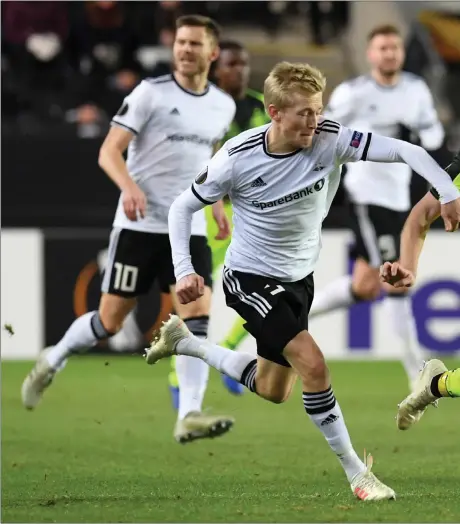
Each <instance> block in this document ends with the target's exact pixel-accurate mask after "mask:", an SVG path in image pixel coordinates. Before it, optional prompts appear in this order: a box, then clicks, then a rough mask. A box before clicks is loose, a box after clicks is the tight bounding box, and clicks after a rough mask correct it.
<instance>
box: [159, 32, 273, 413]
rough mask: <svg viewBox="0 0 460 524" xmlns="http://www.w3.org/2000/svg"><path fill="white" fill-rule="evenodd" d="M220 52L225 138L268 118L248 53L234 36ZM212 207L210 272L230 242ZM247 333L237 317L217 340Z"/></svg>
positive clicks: (231, 344)
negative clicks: (229, 108) (253, 84)
mask: <svg viewBox="0 0 460 524" xmlns="http://www.w3.org/2000/svg"><path fill="white" fill-rule="evenodd" d="M219 47H220V54H219V58H218V59H217V61H216V62H215V63H214V78H215V80H216V82H217V85H218V86H219V87H220V88H221V89H223V90H224V91H225V92H226V93H228V94H229V95H231V97H232V98H233V100H234V101H235V104H236V113H235V118H234V120H233V122H232V125H231V126H230V129H229V131H228V132H227V134H226V135H225V139H224V140H225V141H227V140H229V139H230V138H233V137H235V136H236V135H238V134H239V133H241V132H242V131H246V130H248V129H251V128H253V127H257V126H260V125H263V124H266V123H267V122H269V121H270V119H269V117H268V115H267V113H266V112H265V107H264V102H263V100H264V98H263V95H262V93H259V92H257V91H254V90H253V89H249V87H248V84H249V77H250V74H251V68H250V61H249V53H248V52H247V50H246V49H245V47H244V46H243V45H241V44H240V43H239V42H236V41H234V40H225V41H222V42H220V44H219ZM224 205H225V210H226V212H227V215H228V217H229V218H230V216H231V205H230V202H229V201H228V199H224ZM210 211H211V208H209V207H208V208H206V216H207V221H208V242H209V246H210V248H211V251H212V261H213V272H214V273H215V272H217V271H219V270H220V268H221V266H222V265H223V263H224V258H225V253H226V251H227V248H228V246H229V245H230V236H229V237H228V238H227V239H226V240H215V237H216V235H217V234H218V231H217V230H216V225H215V222H214V220H212V217H211V216H210V215H211V213H210ZM247 335H248V332H247V331H246V330H245V329H244V320H243V319H242V318H241V317H239V318H238V319H237V320H235V323H234V324H233V326H232V327H231V329H230V331H229V332H228V334H227V335H226V337H225V338H224V340H223V341H222V342H220V345H221V346H224V347H226V348H229V349H234V350H235V349H237V347H238V346H239V345H240V344H241V343H242V342H243V340H244V339H245V338H246V336H247ZM171 367H172V369H171V372H170V373H169V390H170V392H171V397H172V401H173V406H174V407H175V408H176V409H177V407H178V403H179V381H178V379H177V374H176V371H175V357H173V358H172V359H171ZM222 380H223V383H224V385H225V387H226V388H227V389H228V391H229V392H230V393H233V394H234V395H241V394H242V393H243V391H244V388H243V386H242V385H241V384H240V383H239V382H237V381H236V380H234V379H232V378H230V377H228V376H227V375H224V374H223V375H222Z"/></svg>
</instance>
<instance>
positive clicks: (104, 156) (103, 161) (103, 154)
mask: <svg viewBox="0 0 460 524" xmlns="http://www.w3.org/2000/svg"><path fill="white" fill-rule="evenodd" d="M108 149H109V148H108V147H107V146H106V145H105V144H102V146H101V148H100V149H99V157H98V159H97V163H98V164H99V167H100V168H101V169H104V170H106V168H107V160H108V158H109V157H110V153H109V151H108Z"/></svg>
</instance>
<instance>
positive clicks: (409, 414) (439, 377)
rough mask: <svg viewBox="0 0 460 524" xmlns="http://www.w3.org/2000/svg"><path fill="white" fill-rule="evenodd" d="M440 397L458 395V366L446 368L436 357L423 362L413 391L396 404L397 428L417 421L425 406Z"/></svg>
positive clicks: (459, 390)
mask: <svg viewBox="0 0 460 524" xmlns="http://www.w3.org/2000/svg"><path fill="white" fill-rule="evenodd" d="M442 397H460V368H457V369H452V370H448V369H447V367H446V366H445V365H444V363H443V362H441V361H440V360H437V359H433V360H429V361H428V362H426V363H425V366H424V368H423V369H422V371H421V372H420V375H419V377H418V379H417V381H416V382H415V384H414V390H413V392H412V393H411V394H410V395H408V396H407V397H406V398H405V399H404V400H403V401H402V402H401V404H399V406H398V414H397V417H396V421H397V425H398V428H399V429H402V430H406V429H409V428H410V427H412V426H413V425H414V424H415V423H416V422H418V421H419V420H420V419H421V418H422V416H423V414H424V413H425V410H426V408H427V407H428V406H429V405H430V404H434V403H435V402H436V401H437V400H438V399H439V398H442Z"/></svg>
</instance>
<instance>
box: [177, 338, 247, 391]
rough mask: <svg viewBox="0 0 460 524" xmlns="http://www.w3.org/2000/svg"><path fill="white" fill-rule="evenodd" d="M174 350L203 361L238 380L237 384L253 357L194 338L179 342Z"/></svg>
mask: <svg viewBox="0 0 460 524" xmlns="http://www.w3.org/2000/svg"><path fill="white" fill-rule="evenodd" d="M176 350H177V353H178V354H179V355H188V356H191V357H196V358H200V359H201V360H204V361H205V362H206V363H207V364H209V365H210V366H211V367H213V368H215V369H217V371H220V372H221V373H224V374H225V375H227V376H229V377H231V378H234V379H235V380H238V382H240V381H241V376H242V375H243V372H244V370H245V369H246V368H247V367H248V364H249V363H251V362H252V361H253V360H254V355H250V354H249V353H243V352H242V351H232V350H231V349H227V348H223V347H221V346H218V345H217V344H213V343H212V342H209V341H208V340H201V339H198V338H197V337H195V336H191V337H187V338H184V339H183V340H181V341H180V342H179V343H178V344H177V348H176Z"/></svg>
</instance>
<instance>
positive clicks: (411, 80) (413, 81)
mask: <svg viewBox="0 0 460 524" xmlns="http://www.w3.org/2000/svg"><path fill="white" fill-rule="evenodd" d="M401 80H402V81H403V82H404V83H405V84H409V85H417V84H418V85H424V86H426V82H425V79H424V78H423V77H421V76H419V75H416V74H415V73H409V71H402V72H401Z"/></svg>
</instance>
